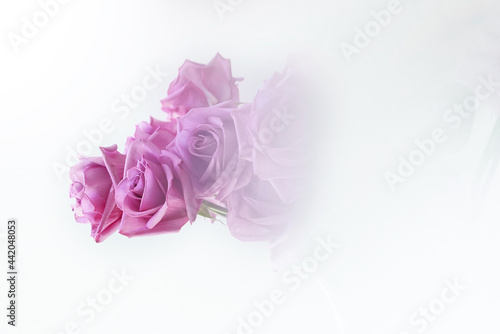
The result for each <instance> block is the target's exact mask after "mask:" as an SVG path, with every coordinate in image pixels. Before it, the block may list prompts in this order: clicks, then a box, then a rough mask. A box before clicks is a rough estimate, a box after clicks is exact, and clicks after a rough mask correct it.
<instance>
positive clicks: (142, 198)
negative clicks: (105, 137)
mask: <svg viewBox="0 0 500 334" xmlns="http://www.w3.org/2000/svg"><path fill="white" fill-rule="evenodd" d="M181 163H182V162H181V160H180V159H179V158H178V157H176V156H174V155H172V154H170V153H169V152H164V153H163V154H162V152H161V151H160V149H158V147H156V146H155V145H154V144H153V143H151V142H150V141H146V140H142V139H140V140H136V141H133V142H132V143H131V144H130V147H129V150H128V152H127V157H126V161H125V174H124V179H123V180H122V181H121V182H120V183H119V184H118V186H117V187H116V203H117V205H118V207H120V209H122V210H123V217H122V221H121V224H120V229H119V232H120V233H121V234H123V235H126V236H128V237H134V236H138V235H154V234H161V233H168V232H178V231H179V230H180V229H181V227H182V226H183V225H184V224H185V223H186V222H187V221H188V220H190V219H191V221H194V219H195V218H196V213H197V212H198V209H199V207H200V204H201V203H200V202H199V201H196V200H195V199H194V196H193V195H192V194H191V189H190V186H189V180H188V178H187V176H186V175H185V172H184V171H183V170H182V169H181V168H180V165H181ZM193 212H194V215H193Z"/></svg>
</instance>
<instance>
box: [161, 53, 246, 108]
mask: <svg viewBox="0 0 500 334" xmlns="http://www.w3.org/2000/svg"><path fill="white" fill-rule="evenodd" d="M238 80H241V79H236V78H233V76H232V73H231V61H230V60H229V59H225V58H223V57H222V56H221V55H220V54H217V55H215V57H214V58H213V59H212V60H211V61H210V62H209V63H208V64H207V65H203V64H198V63H194V62H192V61H189V60H186V61H185V62H184V64H183V65H182V66H181V68H180V69H179V76H178V77H177V79H175V80H174V81H173V82H172V83H171V84H170V86H169V87H168V92H167V94H168V96H167V97H166V98H165V99H163V100H162V101H161V102H162V109H163V110H164V111H165V112H167V113H168V114H169V118H175V117H179V116H183V115H185V114H186V113H187V112H188V111H189V110H191V109H193V108H203V107H209V106H213V105H216V104H219V103H221V102H225V101H231V103H232V105H233V106H234V107H235V106H237V105H238V102H239V92H238V86H237V85H236V82H237V81H238Z"/></svg>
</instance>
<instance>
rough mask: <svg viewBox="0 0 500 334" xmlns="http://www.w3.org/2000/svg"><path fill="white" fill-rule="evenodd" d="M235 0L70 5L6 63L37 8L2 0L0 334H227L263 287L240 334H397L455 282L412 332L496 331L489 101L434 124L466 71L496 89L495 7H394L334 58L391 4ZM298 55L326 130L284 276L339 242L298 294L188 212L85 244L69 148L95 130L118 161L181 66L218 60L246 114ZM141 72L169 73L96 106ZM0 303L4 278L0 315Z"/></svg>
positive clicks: (467, 87)
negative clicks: (83, 308) (407, 164)
mask: <svg viewBox="0 0 500 334" xmlns="http://www.w3.org/2000/svg"><path fill="white" fill-rule="evenodd" d="M232 3H234V4H235V5H233V6H232V7H234V8H233V10H232V11H228V12H226V13H224V15H223V17H224V19H223V20H222V19H221V18H220V17H219V16H218V14H217V12H216V10H215V9H214V7H213V2H212V1H211V0H196V1H180V0H179V1H170V0H168V1H158V0H145V1H140V2H139V1H129V0H125V1H106V2H104V1H97V0H87V1H77V0H73V1H69V3H68V4H65V5H61V6H60V8H59V11H58V13H57V14H56V15H55V16H54V17H53V18H50V20H49V22H48V24H47V25H46V26H45V27H43V28H41V29H40V30H39V32H38V34H37V35H36V36H34V37H32V38H30V39H29V41H28V43H27V44H23V45H21V46H20V47H19V52H15V49H14V48H13V47H12V45H11V43H10V42H9V39H8V38H7V34H8V33H9V32H12V33H16V34H20V33H21V28H22V26H23V20H22V18H23V17H27V18H29V19H30V20H31V18H32V16H33V15H34V14H35V13H37V12H39V11H40V5H39V4H38V3H37V1H26V0H23V1H16V2H11V1H9V2H7V1H3V2H2V4H1V8H0V22H1V27H2V34H1V36H2V39H1V42H0V47H1V57H2V58H1V62H0V68H1V72H0V73H1V99H0V106H1V109H0V110H1V122H0V133H1V142H0V147H1V151H0V152H1V157H2V160H1V162H0V171H1V176H2V192H1V195H0V196H1V199H2V200H1V202H0V203H1V205H0V208H1V211H0V219H1V220H2V222H4V223H6V222H7V219H8V218H12V217H14V218H17V219H18V221H19V241H18V247H19V250H18V256H19V259H18V266H19V273H20V275H19V286H18V289H19V298H18V304H19V310H18V312H19V313H18V327H17V328H15V329H12V328H10V326H7V325H6V322H7V321H6V318H5V316H4V315H3V314H4V313H6V311H2V315H0V319H3V320H2V321H1V324H0V328H1V329H0V332H1V333H4V332H13V333H14V332H18V333H44V334H49V333H63V332H64V331H65V327H66V326H67V324H69V323H71V322H74V323H76V324H77V325H78V328H79V330H81V333H95V334H99V333H111V332H117V333H139V332H140V333H153V334H156V333H179V334H183V333H208V334H212V333H214V334H216V333H221V334H223V333H226V332H227V333H230V334H233V333H236V326H237V323H238V320H237V319H238V317H243V318H246V317H248V315H249V314H251V312H253V311H254V309H255V308H254V306H253V302H254V301H255V300H259V301H260V300H262V299H264V298H269V294H270V292H271V291H272V290H273V289H277V288H279V289H282V290H283V291H285V292H286V301H285V303H283V304H282V305H278V306H276V309H275V311H274V313H273V314H272V315H271V316H270V317H268V318H266V319H265V322H264V324H263V325H262V326H260V327H259V328H257V329H255V333H341V334H344V333H345V334H358V333H359V334H361V333H373V334H375V333H395V334H396V333H398V334H399V333H402V332H403V331H406V332H408V333H411V334H413V333H419V331H418V328H419V327H416V326H414V325H412V324H410V322H409V320H410V318H411V317H412V315H413V314H414V313H415V312H419V309H420V308H422V307H428V306H429V304H430V303H432V302H433V301H434V300H435V299H436V298H439V297H440V293H441V291H442V290H443V289H444V288H445V287H446V283H445V281H446V280H451V281H453V280H454V279H457V280H458V282H460V284H461V285H464V286H465V287H466V289H465V291H463V292H462V293H461V294H460V296H458V297H457V298H456V300H455V301H454V302H453V303H450V304H447V305H446V309H445V310H444V312H443V313H442V314H440V315H439V316H436V318H435V320H433V321H432V322H429V326H428V328H426V330H425V332H427V333H472V332H487V333H494V332H498V331H499V330H500V325H499V323H498V321H497V319H498V313H499V311H500V302H499V300H500V288H499V287H498V282H499V281H500V270H498V266H499V263H500V261H499V260H500V243H499V242H498V240H499V237H500V228H499V224H500V205H499V204H498V199H499V196H500V180H499V179H498V177H496V178H493V179H492V180H490V184H489V188H488V189H485V188H484V187H478V186H477V185H476V177H477V171H478V166H479V161H480V159H481V155H482V153H483V150H484V149H485V147H486V144H487V141H488V138H489V136H490V132H491V129H492V127H493V124H494V123H495V122H496V120H497V118H498V115H499V113H498V111H499V109H500V97H498V96H492V97H491V98H490V99H488V100H487V101H485V102H484V103H481V105H480V106H479V108H478V109H477V110H476V111H475V112H474V113H472V114H471V115H470V117H468V118H467V119H464V121H463V122H462V124H461V126H460V127H458V129H456V130H455V129H450V124H449V123H446V122H445V121H444V120H443V114H444V113H445V111H446V110H447V109H448V108H450V107H452V106H453V105H454V104H456V103H459V102H461V101H463V99H464V97H466V96H467V95H470V94H471V93H472V92H473V91H474V89H475V87H477V86H478V85H479V81H478V78H479V77H480V76H483V77H488V75H490V74H495V75H496V77H497V78H499V79H498V80H500V66H499V64H500V63H499V62H500V44H499V43H500V30H499V29H500V27H499V24H498V23H497V22H498V18H499V15H500V6H499V5H498V4H496V2H495V1H483V0H474V1H468V0H455V1H451V0H441V1H424V0H422V1H419V0H413V1H410V0H401V8H402V10H401V12H400V14H397V15H393V17H392V19H391V22H390V23H389V24H388V25H387V26H386V27H384V28H383V29H382V30H381V31H380V33H379V34H378V35H377V36H375V37H373V38H371V42H370V44H369V46H367V47H366V48H363V49H361V50H360V53H359V54H356V55H354V56H353V57H352V61H351V62H348V61H347V60H346V58H345V57H344V55H343V54H342V52H341V49H340V45H341V43H342V42H345V43H349V44H351V45H352V44H353V43H354V42H353V39H354V37H355V34H356V32H355V29H356V27H359V28H361V29H364V27H365V25H366V24H367V23H369V22H370V21H372V20H373V17H372V15H371V14H370V13H371V11H377V12H378V11H380V10H382V9H386V8H387V6H388V3H389V1H381V0H377V1H345V2H340V1H333V0H330V1H326V0H324V1H320V0H311V1H290V0H288V1H284V0H283V1H281V0H279V1H276V0H272V1H262V0H253V1H245V0H243V1H241V2H239V4H237V3H238V2H237V1H233V2H232ZM300 51H308V52H310V53H312V54H315V55H316V56H317V57H318V58H319V59H321V61H322V64H320V65H321V66H323V68H324V71H325V74H326V76H327V77H328V78H329V80H328V81H326V82H325V83H324V84H325V85H326V86H325V90H326V91H328V92H329V96H328V98H326V99H325V101H324V102H323V103H324V108H323V109H324V110H326V111H327V113H328V115H323V117H325V119H327V120H328V122H327V123H326V124H323V128H322V132H324V133H323V135H324V138H322V142H321V144H320V145H321V149H320V152H321V155H320V158H321V159H322V163H321V168H322V171H323V172H322V173H320V175H321V177H318V178H317V181H320V185H321V187H320V190H319V191H318V193H317V197H316V198H313V199H311V202H312V203H314V205H311V207H310V208H309V210H310V216H309V218H308V219H306V220H304V221H303V224H304V226H305V228H304V229H305V230H306V232H304V233H305V234H304V235H305V236H308V237H309V236H310V238H311V242H310V247H309V248H307V249H306V250H305V251H304V252H302V251H299V250H297V249H294V245H293V243H290V244H289V245H287V247H289V250H288V251H289V252H290V253H293V254H294V256H295V260H296V261H297V262H299V263H300V262H301V261H302V259H305V258H307V257H308V256H310V254H311V250H313V249H314V247H315V245H316V242H315V241H314V240H315V238H316V237H323V238H324V237H326V236H327V235H331V236H332V237H333V239H334V240H335V241H336V242H338V243H339V245H340V247H339V249H338V250H337V252H336V253H335V254H334V255H333V256H332V257H331V258H330V259H329V260H328V261H326V262H325V263H322V264H321V265H320V267H319V269H318V270H316V271H315V272H314V273H312V274H311V277H310V278H309V279H307V280H305V281H304V282H303V284H302V285H301V287H300V288H299V289H298V290H297V291H295V292H291V291H290V290H289V286H287V285H286V284H285V283H283V281H282V280H281V273H282V271H273V266H272V264H271V261H270V256H269V251H268V248H267V245H265V244H262V243H243V242H240V241H238V240H236V239H234V238H232V237H231V236H230V234H229V232H228V231H227V228H226V227H225V226H224V225H221V224H217V223H215V224H213V225H212V224H210V223H209V222H207V221H205V220H204V219H199V220H198V221H196V222H195V224H193V225H192V226H186V227H185V228H184V229H183V230H182V231H181V232H180V233H179V234H175V235H164V236H157V237H152V238H135V239H127V238H126V237H123V236H120V235H114V236H112V237H110V238H109V239H108V240H106V241H105V242H104V243H102V244H96V243H95V242H94V241H93V239H92V238H90V236H89V234H90V231H89V227H88V226H84V225H79V224H76V223H75V222H74V219H73V215H72V212H71V209H70V203H71V202H70V200H69V199H68V187H69V179H68V176H67V174H64V175H62V177H61V178H59V177H58V175H57V174H56V173H55V172H54V169H53V166H54V163H56V162H57V163H65V159H66V156H67V152H68V147H72V148H75V147H76V146H77V145H78V144H79V143H80V142H81V141H82V140H85V137H84V135H83V134H82V131H84V130H86V131H89V130H91V129H94V128H96V127H98V126H99V122H100V121H101V120H102V119H104V118H110V119H112V120H113V122H114V123H113V124H114V125H115V128H114V130H113V131H111V133H109V134H106V135H105V136H104V137H103V138H102V142H101V143H100V145H102V146H109V145H111V144H114V143H118V144H119V147H120V148H123V143H124V142H125V139H126V136H128V135H131V134H132V133H133V130H134V125H135V124H136V123H138V122H140V121H142V120H148V118H149V115H153V116H156V117H159V118H160V117H162V116H163V114H162V112H161V110H160V103H159V100H160V99H162V98H164V97H165V95H166V90H167V87H168V84H169V82H170V81H172V80H173V79H174V78H175V77H176V75H177V69H178V67H179V66H180V65H181V64H182V62H183V61H184V59H191V60H193V61H197V62H203V63H205V62H208V61H209V60H210V59H211V58H212V57H213V56H214V55H215V53H216V52H220V53H221V54H222V55H223V56H224V57H226V58H230V59H231V61H232V66H233V74H234V75H235V76H238V77H244V78H245V80H244V81H243V82H241V84H240V91H241V99H242V100H243V101H249V100H251V99H252V97H253V95H254V94H255V92H256V91H257V89H258V88H259V87H260V85H261V83H262V81H263V80H265V79H266V78H268V77H270V76H271V75H272V73H273V72H274V71H277V70H281V69H282V68H283V66H284V64H285V61H286V58H287V55H288V54H290V53H294V52H300ZM156 66H159V67H160V68H161V69H162V70H163V71H164V72H168V74H167V75H166V76H165V78H164V80H163V81H162V82H161V83H160V85H159V86H158V87H157V88H156V89H154V90H151V91H149V92H148V95H147V97H146V99H145V100H144V101H142V102H141V103H140V104H139V105H138V107H137V108H135V109H133V110H132V111H131V112H130V114H129V115H128V117H126V118H124V119H121V118H119V117H118V115H117V114H116V113H114V112H113V110H112V105H113V102H114V101H115V100H116V99H119V98H120V95H121V94H130V92H131V90H132V89H133V88H134V87H135V86H137V85H138V84H140V83H141V82H142V80H143V78H144V77H145V76H146V75H147V73H148V72H147V70H146V69H147V68H149V67H151V68H155V67H156ZM499 96H500V95H499ZM311 115H312V117H313V116H314V113H313V112H312V113H311ZM436 128H442V129H443V130H444V131H445V133H446V135H447V141H446V142H445V143H444V144H442V145H438V146H437V148H436V150H435V152H433V154H431V155H430V156H429V157H427V158H426V160H425V162H424V163H423V164H422V165H421V166H419V167H417V168H416V170H415V172H414V173H413V174H412V175H411V176H410V177H408V178H407V179H406V181H405V182H404V183H399V184H397V185H396V188H395V190H394V191H391V188H390V187H389V185H388V184H387V182H386V179H385V177H384V175H385V174H386V173H387V172H389V171H392V172H396V169H397V168H398V164H399V160H398V157H399V156H403V157H406V158H407V157H408V155H409V154H410V153H411V152H413V151H414V150H415V149H416V148H417V146H416V144H415V143H414V141H415V140H423V139H425V138H429V137H430V135H431V133H432V131H433V130H434V129H436ZM94 153H95V154H97V153H98V148H97V146H95V147H94ZM497 174H500V173H496V174H494V175H497ZM308 205H309V204H308ZM2 226H4V224H2ZM5 231H6V228H5V227H4V228H3V231H0V233H5ZM304 239H307V238H304ZM0 249H3V250H6V240H5V235H4V238H3V239H1V240H0ZM301 252H302V253H301ZM0 254H5V255H3V256H2V257H1V259H0V260H1V261H2V262H4V263H5V265H6V262H7V256H6V251H1V252H0ZM2 267H3V265H2ZM113 270H117V271H122V270H125V272H127V273H128V274H129V275H130V276H133V277H134V280H132V281H131V282H130V283H129V284H128V285H127V286H126V287H125V289H124V290H123V291H122V292H120V293H118V294H116V295H114V296H113V300H112V301H111V302H110V303H109V305H107V306H105V307H104V310H103V311H102V312H99V313H97V315H96V317H95V319H94V320H93V321H90V322H86V321H85V320H86V317H82V316H80V315H79V314H78V313H77V308H78V306H79V305H81V303H85V302H86V300H87V298H89V297H95V296H96V295H98V294H99V292H100V291H101V290H102V289H105V288H106V287H107V286H108V282H109V281H110V280H111V279H112V278H113ZM284 270H286V269H284ZM6 292H7V285H6V281H5V280H4V279H2V280H1V281H0V295H1V296H2V298H0V300H1V303H2V306H1V307H0V309H2V310H4V309H5V307H4V306H3V305H6V303H7V298H6Z"/></svg>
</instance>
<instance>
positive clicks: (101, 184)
mask: <svg viewBox="0 0 500 334" xmlns="http://www.w3.org/2000/svg"><path fill="white" fill-rule="evenodd" d="M101 150H102V152H103V157H96V158H82V159H81V160H80V161H79V162H78V163H77V164H76V165H74V166H73V167H72V168H71V170H70V178H71V181H72V184H71V186H70V198H74V199H75V201H76V203H75V204H73V205H72V208H73V211H74V213H75V220H76V221H77V222H79V223H89V224H90V225H91V236H92V237H93V238H94V239H95V241H96V242H101V241H104V240H105V239H106V238H107V237H108V236H109V235H111V234H112V233H113V232H115V231H116V230H117V229H118V226H119V223H120V220H121V217H122V211H121V210H120V209H119V208H118V207H117V206H116V203H115V192H114V186H113V184H114V183H115V182H117V180H118V179H121V175H123V165H124V162H125V157H124V156H123V155H121V154H120V153H118V152H117V151H116V145H115V146H112V147H109V148H101Z"/></svg>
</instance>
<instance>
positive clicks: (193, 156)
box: [169, 103, 252, 200]
mask: <svg viewBox="0 0 500 334" xmlns="http://www.w3.org/2000/svg"><path fill="white" fill-rule="evenodd" d="M227 106H228V103H222V104H220V105H216V106H213V107H207V108H196V109H192V110H191V111H190V112H189V113H188V114H187V115H185V116H184V117H181V118H179V119H178V122H179V126H178V133H177V137H176V138H175V140H174V142H173V143H172V145H171V147H170V148H169V149H170V150H171V151H173V152H175V153H176V154H177V155H178V156H179V157H180V158H181V159H182V160H183V162H184V166H185V168H186V171H187V172H188V174H189V175H190V177H191V182H192V185H193V189H194V191H195V193H196V196H197V198H205V199H206V198H210V197H215V198H216V199H217V200H223V199H224V198H225V197H226V196H227V195H228V194H229V193H230V192H231V191H234V190H237V189H239V188H241V187H243V186H244V185H245V184H247V183H248V180H249V179H250V176H251V174H252V170H251V164H250V163H249V162H247V161H245V160H242V159H240V153H241V152H240V151H239V146H238V134H237V132H236V125H235V122H234V119H233V115H234V114H235V113H238V112H239V111H240V110H237V109H233V108H227Z"/></svg>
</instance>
